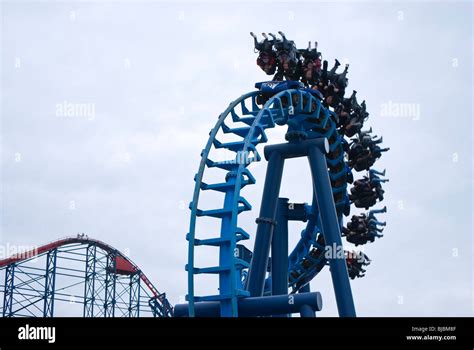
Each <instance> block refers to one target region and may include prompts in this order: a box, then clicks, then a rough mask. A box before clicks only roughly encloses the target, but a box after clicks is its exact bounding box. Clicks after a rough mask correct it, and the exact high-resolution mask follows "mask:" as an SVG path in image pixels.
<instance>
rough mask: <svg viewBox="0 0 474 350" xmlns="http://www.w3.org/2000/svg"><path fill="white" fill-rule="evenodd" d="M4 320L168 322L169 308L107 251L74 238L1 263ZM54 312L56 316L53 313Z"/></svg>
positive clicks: (132, 268) (123, 259) (133, 268)
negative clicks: (145, 318)
mask: <svg viewBox="0 0 474 350" xmlns="http://www.w3.org/2000/svg"><path fill="white" fill-rule="evenodd" d="M0 270H1V271H2V272H3V273H2V275H3V276H4V281H3V282H4V283H2V287H3V288H2V293H3V307H2V309H1V312H2V316H3V317H53V316H55V315H56V313H55V311H59V315H61V316H83V317H139V316H141V315H143V316H150V317H170V316H172V312H173V308H172V307H171V305H170V304H169V302H168V300H167V299H166V295H165V294H164V293H160V292H158V290H157V289H156V288H155V286H154V285H153V284H152V283H151V282H150V280H149V279H148V278H147V277H146V275H145V274H144V273H143V272H142V271H141V270H140V269H139V268H138V266H137V265H135V264H134V263H133V262H132V261H131V260H130V259H129V258H128V257H127V256H126V255H124V254H123V253H121V252H120V251H118V250H117V249H115V248H113V247H112V246H110V245H108V244H106V243H104V242H101V241H98V240H95V239H91V238H88V237H86V236H85V235H84V234H78V235H77V236H76V237H67V238H63V239H59V240H57V241H54V242H51V243H48V244H45V245H43V246H40V247H38V248H35V249H32V250H29V251H26V252H22V253H19V254H16V255H13V256H11V257H9V258H7V259H4V260H0ZM58 309H59V310H58Z"/></svg>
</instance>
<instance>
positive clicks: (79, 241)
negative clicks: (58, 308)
mask: <svg viewBox="0 0 474 350" xmlns="http://www.w3.org/2000/svg"><path fill="white" fill-rule="evenodd" d="M78 246H79V247H83V248H84V249H87V248H85V247H91V246H92V247H95V248H100V250H102V251H103V252H104V253H106V254H105V255H106V256H112V257H113V261H112V265H110V262H108V263H107V265H106V267H105V270H107V271H110V266H113V274H114V275H115V276H114V278H115V279H116V278H117V276H120V278H128V276H130V281H131V278H132V276H135V275H136V276H139V279H140V280H141V281H142V282H143V283H144V284H145V285H146V287H147V288H148V290H149V291H150V292H151V293H150V295H149V296H150V300H154V303H156V302H157V300H158V301H159V307H160V309H161V308H163V312H159V314H160V315H158V316H161V313H163V314H164V315H163V316H170V315H171V314H172V308H171V306H170V304H169V302H168V301H167V299H166V295H165V294H164V293H160V292H159V291H158V290H157V288H156V287H155V286H154V285H153V284H152V283H151V282H150V280H149V279H148V278H147V277H146V275H145V274H144V273H143V272H142V271H141V270H140V268H139V267H138V266H137V265H136V264H135V263H134V262H133V261H131V260H130V259H129V258H128V257H127V256H126V255H125V254H123V253H121V252H120V251H119V250H117V249H115V248H114V247H112V246H111V245H109V244H107V243H105V242H102V241H100V240H97V239H92V238H89V237H87V236H85V235H84V234H82V235H77V236H76V237H66V238H61V239H58V240H56V241H53V242H49V243H47V244H45V245H42V246H40V247H38V248H34V249H31V250H28V251H25V252H21V253H17V254H14V255H12V256H10V257H8V258H6V259H2V260H0V270H1V269H5V270H6V275H5V281H4V282H5V283H4V285H3V286H2V287H3V290H2V292H3V294H4V295H3V301H4V303H3V314H4V316H14V314H12V312H10V313H9V312H8V311H5V310H6V308H7V307H9V308H11V305H10V306H9V305H8V301H7V299H8V295H9V293H11V294H12V293H14V291H15V289H16V286H15V283H16V281H15V282H14V281H13V276H14V274H13V273H12V272H11V271H12V270H13V269H14V268H15V267H16V266H19V267H21V266H22V264H26V263H27V262H29V261H32V260H34V259H35V258H37V257H40V256H46V255H47V256H48V257H49V255H50V254H51V252H55V254H57V252H58V251H59V252H63V251H62V250H61V249H59V248H64V247H73V249H74V250H75V251H76V252H73V250H72V249H71V251H70V252H69V253H70V254H77V247H78ZM64 252H66V253H68V251H67V250H65V251H64ZM94 257H95V253H94ZM48 260H49V259H48ZM76 260H78V259H76ZM54 265H55V266H54V273H55V274H56V259H55V260H54ZM49 268H50V269H51V266H50V267H49ZM94 268H95V262H94ZM35 269H37V267H35ZM47 270H48V265H47V267H46V269H45V273H44V277H45V285H47V282H46V278H47V275H48V272H47ZM86 270H87V267H86ZM9 273H10V274H11V275H12V282H11V287H12V288H11V290H10V291H9V286H8V282H9V276H8V274H9ZM85 273H86V275H87V271H86V272H85ZM74 277H80V276H74ZM84 277H86V276H84ZM115 279H114V280H115ZM86 280H87V278H86ZM109 283H110V282H109ZM131 283H132V282H130V286H131ZM23 284H24V283H23ZM45 288H46V287H45ZM114 288H115V286H114ZM53 289H54V282H53ZM38 292H42V291H38ZM50 293H51V292H50ZM52 293H53V294H54V291H53V292H52ZM114 293H115V289H114ZM130 293H131V292H130ZM47 294H48V291H45V292H44V296H43V298H44V299H45V300H46V299H47ZM147 294H148V293H147ZM11 299H12V301H11V303H13V302H14V301H13V297H12V298H11ZM130 300H131V299H130ZM113 303H114V305H115V300H114V302H113ZM45 307H46V302H45ZM150 307H152V308H153V306H152V305H151V304H150ZM130 308H131V306H130V307H129V309H130ZM43 311H44V310H43ZM51 313H52V312H51ZM153 313H154V316H157V315H156V314H155V312H153ZM44 314H45V316H47V312H45V311H44ZM50 316H52V315H50Z"/></svg>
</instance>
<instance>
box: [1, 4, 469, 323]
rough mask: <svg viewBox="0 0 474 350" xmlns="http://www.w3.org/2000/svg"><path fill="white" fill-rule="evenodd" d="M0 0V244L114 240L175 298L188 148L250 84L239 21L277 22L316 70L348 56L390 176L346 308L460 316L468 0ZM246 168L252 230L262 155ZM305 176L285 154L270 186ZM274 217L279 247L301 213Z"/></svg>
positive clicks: (182, 290) (305, 191) (464, 263)
mask: <svg viewBox="0 0 474 350" xmlns="http://www.w3.org/2000/svg"><path fill="white" fill-rule="evenodd" d="M1 11H2V14H1V20H2V24H1V60H2V62H1V99H2V104H1V152H2V154H1V160H2V165H1V170H2V175H1V187H2V196H1V208H0V210H1V226H0V229H1V244H2V245H40V244H42V243H45V242H48V241H51V240H55V239H57V238H59V237H62V236H66V235H75V234H76V233H78V232H85V233H86V234H88V235H89V236H90V237H94V238H96V239H100V240H103V241H105V242H107V243H109V244H111V245H113V246H115V247H116V248H118V249H120V250H122V251H126V252H129V253H130V257H131V258H132V260H133V261H135V262H136V263H137V264H138V265H139V266H140V267H141V268H142V270H143V271H144V272H145V273H146V274H147V275H148V277H149V278H150V279H151V281H153V283H154V284H155V286H156V287H157V288H158V289H159V290H160V291H165V292H166V293H167V294H168V297H169V299H170V300H171V302H172V303H173V304H174V303H177V302H179V301H180V299H182V297H183V296H184V295H185V294H186V289H187V285H186V273H185V271H184V265H185V264H186V257H187V242H186V240H185V235H186V233H187V231H188V226H189V210H188V209H187V206H188V203H189V202H190V201H191V198H192V192H193V186H194V183H193V176H194V174H195V173H196V171H197V168H198V163H199V159H200V157H199V155H200V151H201V149H202V148H203V147H204V145H205V143H206V141H207V137H208V132H209V130H210V129H211V128H212V126H213V125H214V123H215V121H216V118H217V116H218V115H219V114H220V113H221V112H222V111H223V110H224V109H225V108H226V107H227V106H228V104H229V103H230V102H231V101H232V100H234V99H236V98H237V97H239V96H240V95H242V94H243V93H246V92H248V91H252V90H253V85H254V83H255V82H257V81H263V80H267V79H268V77H267V76H265V75H264V74H263V72H262V71H260V70H259V68H258V67H257V66H256V64H255V59H256V54H255V53H254V51H253V43H252V40H251V37H250V36H249V32H250V31H254V32H255V33H261V32H262V31H265V32H277V31H278V30H282V31H284V32H285V33H286V35H287V37H289V38H290V39H293V40H295V41H296V43H297V45H298V46H299V47H306V45H307V42H308V40H312V41H315V40H317V41H318V42H319V49H320V50H321V51H322V53H323V57H324V58H325V59H328V60H329V62H330V66H332V63H333V60H334V58H339V60H340V61H342V62H344V61H346V62H349V63H350V68H349V75H348V77H349V88H348V92H349V93H350V92H351V91H352V89H355V90H357V91H358V98H359V101H361V100H363V99H365V100H366V102H367V107H368V111H369V112H370V118H369V121H368V122H367V124H366V125H367V126H369V125H371V126H373V129H374V133H375V134H377V135H383V137H384V145H386V146H388V147H390V148H391V150H390V152H388V153H386V154H384V155H383V157H382V158H381V160H380V161H379V162H378V163H377V165H376V168H377V169H378V170H383V169H385V168H386V169H387V177H388V178H389V179H390V182H389V183H388V184H386V185H385V186H384V188H385V190H386V200H385V201H384V204H385V205H386V206H387V207H388V213H387V214H385V215H380V216H379V219H381V220H382V221H384V220H386V221H387V228H386V229H385V231H384V234H385V236H384V237H383V238H382V239H378V240H377V241H376V242H374V243H373V244H370V245H369V246H367V247H365V252H366V254H367V255H368V256H369V257H370V258H371V259H372V264H371V265H370V266H369V267H368V268H367V274H366V276H365V277H364V278H362V279H358V280H355V281H353V282H352V287H353V294H354V298H355V303H356V309H357V312H358V314H359V315H360V316H466V315H473V269H472V266H473V260H472V259H473V258H472V256H473V240H472V235H473V223H472V212H473V204H472V200H473V196H472V188H473V181H472V169H473V168H472V165H473V155H472V154H473V153H472V151H473V149H472V132H473V128H472V117H473V113H472V76H473V75H472V74H473V70H472V39H473V38H472V16H473V8H472V4H471V3H469V2H456V3H452V2H449V3H448V2H447V1H438V2H433V3H431V2H416V3H411V2H400V3H387V2H385V3H379V2H357V3H353V2H347V1H342V2H337V3H331V4H329V3H321V2H309V1H308V2H301V3H293V2H291V3H290V2H284V1H283V2H278V3H275V2H268V1H252V2H234V3H228V4H222V2H220V1H219V2H199V1H195V2H190V1H182V2H175V1H169V2H167V1H162V2H140V3H135V2H134V3H130V2H126V1H125V2H114V1H109V2H101V1H91V2H85V3H84V2H83V3H78V2H75V3H73V2H71V3H69V2H60V3H56V2H52V1H44V2H28V3H25V2H18V1H15V2H13V1H11V2H8V1H6V2H5V1H3V2H2V5H1ZM68 105H69V106H71V105H72V106H73V107H75V108H76V109H75V110H73V111H72V112H71V115H69V113H68V110H67V108H66V110H65V109H64V107H65V106H66V107H67V106H68ZM81 106H84V107H86V109H84V110H80V107H81ZM400 106H409V107H411V108H412V109H411V110H410V112H409V113H408V114H405V115H400V114H397V111H396V108H397V107H400ZM387 108H388V109H387ZM387 110H388V112H387ZM284 132H285V130H284V129H283V128H280V129H278V130H274V131H272V132H270V133H269V135H270V136H271V138H272V142H281V141H282V137H283V134H284ZM253 167H254V168H253V170H254V171H255V174H256V176H257V179H258V183H257V185H255V186H253V187H252V188H251V189H250V188H249V189H247V190H246V198H247V199H248V200H249V201H250V202H251V203H252V204H253V206H254V210H253V212H252V214H251V215H248V216H247V217H246V218H245V220H244V223H243V224H244V226H245V227H246V228H247V231H249V232H250V233H252V234H253V233H254V231H255V223H254V220H255V217H256V216H257V213H258V208H259V201H260V197H261V194H262V183H263V178H264V172H265V164H263V163H262V164H257V165H254V166H253ZM362 175H363V174H356V175H355V176H356V178H357V177H361V176H362ZM310 183H311V182H310V177H309V171H308V168H307V164H306V162H305V161H303V160H301V161H300V160H293V161H291V162H289V163H288V166H287V167H286V169H285V177H284V181H283V185H282V191H281V194H282V196H285V197H288V198H290V199H291V200H292V201H295V202H304V201H310V200H311V196H310V192H311V187H310ZM210 205H213V206H214V207H219V206H221V205H222V203H220V202H215V203H210ZM381 206H382V205H379V206H378V207H381ZM355 212H357V211H354V213H355ZM291 228H292V232H291V238H290V241H291V242H292V244H294V243H295V242H296V241H297V239H298V237H299V234H300V231H301V229H302V226H301V225H297V224H295V225H292V226H291ZM247 246H248V247H249V248H252V246H253V241H250V242H248V244H247ZM214 259H217V255H216V256H215V257H214ZM205 288H207V289H208V290H214V292H215V290H216V288H217V285H207V286H205ZM311 288H312V290H319V291H321V293H322V295H323V302H324V308H323V311H322V312H321V315H333V316H334V315H336V306H335V301H334V293H333V291H332V284H331V281H330V275H329V273H328V271H327V269H326V270H325V271H324V272H323V273H321V275H320V276H318V277H317V278H316V279H315V280H314V281H313V282H312V283H311ZM181 301H182V300H181Z"/></svg>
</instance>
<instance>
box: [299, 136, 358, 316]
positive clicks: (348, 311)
mask: <svg viewBox="0 0 474 350" xmlns="http://www.w3.org/2000/svg"><path fill="white" fill-rule="evenodd" d="M327 151H328V146H327V143H326V147H324V148H323V147H321V146H319V147H318V146H316V147H314V146H313V147H309V153H308V158H309V165H310V167H311V174H312V177H313V184H314V189H315V191H316V198H317V203H318V209H319V213H320V216H321V224H322V232H323V235H324V241H325V243H326V247H328V246H329V247H330V249H331V253H332V254H331V258H330V259H329V266H330V270H331V276H332V283H333V287H334V292H335V294H336V302H337V308H338V311H339V316H341V317H355V316H356V312H355V307H354V301H353V299H352V291H351V285H350V282H349V277H348V273H347V265H346V259H345V255H344V249H343V247H342V241H341V232H340V226H339V221H338V219H337V215H336V207H335V205H334V197H333V194H332V188H331V182H330V180H329V175H328V166H327V163H326V157H325V154H326V153H327Z"/></svg>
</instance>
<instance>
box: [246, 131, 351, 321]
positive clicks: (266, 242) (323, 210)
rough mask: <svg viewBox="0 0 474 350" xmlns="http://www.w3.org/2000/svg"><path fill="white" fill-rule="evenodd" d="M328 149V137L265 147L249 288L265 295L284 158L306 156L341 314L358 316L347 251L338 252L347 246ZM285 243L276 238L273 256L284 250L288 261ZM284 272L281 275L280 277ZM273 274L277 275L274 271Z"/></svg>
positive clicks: (276, 257) (254, 294)
mask: <svg viewBox="0 0 474 350" xmlns="http://www.w3.org/2000/svg"><path fill="white" fill-rule="evenodd" d="M328 151H329V144H328V142H327V140H326V139H322V138H320V139H312V140H304V141H301V140H295V141H293V142H290V143H284V144H278V145H270V146H266V147H265V158H266V159H267V160H268V166H267V175H266V177H265V185H264V189H263V196H262V202H261V203H262V204H261V207H260V216H259V218H258V219H257V224H258V227H257V234H256V237H255V246H254V250H253V257H252V263H251V266H250V269H249V277H248V281H249V282H248V290H249V292H250V295H251V296H254V297H255V296H262V295H263V290H264V284H265V276H266V272H267V264H268V258H269V254H270V249H271V246H272V235H273V230H274V227H275V225H276V221H275V217H276V214H277V207H278V196H279V192H280V185H281V179H282V175H283V166H284V161H285V159H288V158H297V157H307V158H308V160H309V164H310V168H311V175H312V180H313V185H314V186H313V188H314V192H315V193H314V195H315V197H316V199H317V205H318V210H319V213H320V218H321V224H322V233H323V236H324V239H325V242H326V247H330V248H331V249H332V250H333V251H331V254H330V258H329V259H328V260H329V264H330V270H331V276H332V281H333V285H334V292H335V294H336V302H337V306H338V310H339V315H340V316H342V317H355V315H356V313H355V307H354V301H353V298H352V292H351V287H350V282H349V276H348V273H347V266H346V260H345V256H344V254H342V256H341V254H338V252H339V251H342V252H343V251H344V250H343V248H342V241H341V233H340V228H339V220H338V218H337V214H336V208H335V205H334V199H333V196H332V188H331V183H330V180H329V175H328V171H327V163H326V157H325V154H326V153H327V152H328ZM284 243H285V241H284V240H281V241H277V244H278V245H280V246H279V247H275V250H274V251H275V252H278V253H279V254H278V255H277V256H272V260H274V259H277V261H278V259H280V258H281V257H280V253H281V254H282V255H285V256H286V258H282V259H284V260H283V261H287V260H286V259H288V256H287V254H286V253H287V252H285V251H284V248H283V244H284ZM286 243H287V241H286ZM286 247H287V246H286ZM275 265H277V266H278V262H276V264H275ZM285 270H286V269H285ZM278 272H279V273H281V274H283V273H284V274H285V275H284V276H287V271H283V269H279V270H278ZM284 276H278V277H279V279H280V280H281V279H283V278H284ZM272 278H274V275H273V274H272ZM285 280H287V279H285ZM277 283H278V282H277ZM285 288H287V286H285ZM279 292H281V291H279Z"/></svg>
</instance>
